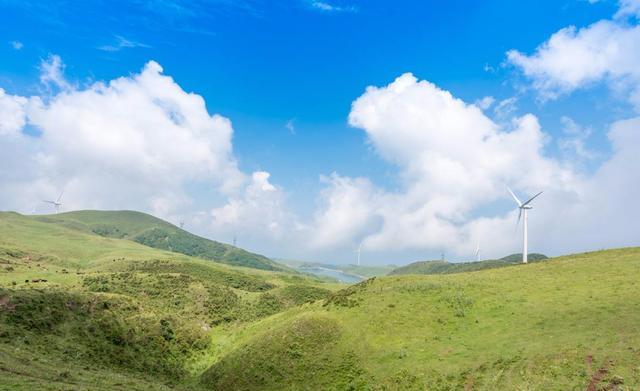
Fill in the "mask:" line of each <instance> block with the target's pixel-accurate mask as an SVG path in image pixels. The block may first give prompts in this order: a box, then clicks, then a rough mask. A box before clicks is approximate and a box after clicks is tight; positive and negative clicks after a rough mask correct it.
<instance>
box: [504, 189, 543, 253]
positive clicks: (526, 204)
mask: <svg viewBox="0 0 640 391" xmlns="http://www.w3.org/2000/svg"><path fill="white" fill-rule="evenodd" d="M507 190H509V193H511V195H512V196H513V199H514V200H515V201H516V203H517V204H518V209H520V211H519V212H518V222H517V223H516V228H517V227H518V225H519V224H520V218H522V217H524V218H523V220H522V227H523V230H522V231H523V246H522V263H527V251H528V242H527V240H528V239H527V211H528V210H529V209H533V206H531V205H529V204H530V203H531V201H533V199H534V198H536V197H537V196H539V195H540V194H542V192H540V193H538V194H536V195H534V196H533V197H531V198H529V200H527V201H526V202H520V200H519V199H518V197H516V195H515V194H513V191H511V189H509V188H508V187H507ZM523 215H524V216H523Z"/></svg>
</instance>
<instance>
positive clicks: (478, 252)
mask: <svg viewBox="0 0 640 391" xmlns="http://www.w3.org/2000/svg"><path fill="white" fill-rule="evenodd" d="M475 254H476V262H478V261H479V260H480V257H479V256H480V241H479V240H478V244H477V245H476V251H475Z"/></svg>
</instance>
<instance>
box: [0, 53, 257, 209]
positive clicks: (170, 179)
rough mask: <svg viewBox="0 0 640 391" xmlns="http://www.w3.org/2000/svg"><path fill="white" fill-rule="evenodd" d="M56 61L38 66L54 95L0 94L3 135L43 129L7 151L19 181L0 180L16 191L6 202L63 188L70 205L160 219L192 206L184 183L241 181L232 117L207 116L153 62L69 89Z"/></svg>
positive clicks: (224, 187)
mask: <svg viewBox="0 0 640 391" xmlns="http://www.w3.org/2000/svg"><path fill="white" fill-rule="evenodd" d="M62 68H63V65H62V63H61V61H60V58H59V57H57V56H52V57H51V59H50V61H48V62H46V63H44V64H43V74H42V77H41V79H42V81H43V82H46V83H55V85H56V86H64V89H63V90H62V91H61V92H60V93H58V94H54V95H52V96H50V97H46V98H41V97H37V96H36V97H31V98H25V97H12V96H7V95H6V94H5V93H4V91H3V92H2V95H1V97H0V116H2V119H3V121H2V122H1V123H2V127H1V128H0V129H1V132H0V135H1V134H12V135H14V136H15V135H16V134H17V135H20V130H21V129H22V127H24V126H25V123H26V121H28V123H29V125H30V126H33V127H34V128H36V129H37V130H38V131H39V132H41V135H40V136H39V137H36V138H30V139H31V140H27V139H26V136H24V135H22V138H23V140H18V141H15V143H20V144H21V145H22V150H20V149H18V150H16V149H15V148H14V151H13V153H14V154H17V155H19V154H22V156H19V160H20V161H22V162H23V163H24V164H20V165H19V166H20V170H21V171H22V175H21V176H20V177H22V180H20V179H16V180H15V181H14V182H12V183H4V184H3V185H5V186H6V187H7V188H9V189H11V188H13V189H15V192H16V193H12V192H11V191H7V192H3V196H2V198H4V199H3V200H2V201H4V202H3V204H4V205H10V207H12V209H18V210H20V209H22V210H24V208H25V205H21V203H22V202H26V203H28V204H31V203H33V202H34V200H38V199H42V198H44V197H51V194H57V193H58V192H59V191H60V190H61V189H62V188H65V189H66V194H65V200H66V203H67V205H68V207H69V208H74V209H75V208H139V209H143V210H148V211H153V212H155V213H157V214H159V215H161V216H167V215H168V214H170V213H175V212H177V211H179V210H180V208H182V207H185V206H188V205H189V203H190V202H191V201H190V197H189V195H188V194H187V193H186V191H185V187H186V186H188V185H189V184H190V183H207V184H208V185H209V186H210V187H212V188H217V189H219V191H221V192H222V193H223V194H224V193H226V194H232V193H233V192H235V191H237V189H238V188H239V187H240V186H241V184H242V182H243V181H244V180H245V178H244V177H245V175H244V174H243V173H241V172H240V171H239V170H238V169H237V167H236V162H235V158H234V156H233V153H232V145H231V136H232V133H233V129H232V126H231V122H230V121H229V120H228V119H227V118H224V117H222V116H220V115H217V114H215V115H210V114H209V113H208V112H207V109H206V107H205V102H204V100H203V99H202V97H201V96H199V95H196V94H193V93H188V92H185V91H184V90H182V89H181V88H180V86H179V85H178V84H176V83H175V82H174V81H173V79H172V78H171V77H169V76H165V75H163V74H162V68H161V67H160V65H158V64H157V63H155V62H153V61H151V62H149V63H148V64H147V65H146V66H145V67H144V69H143V70H142V72H140V73H139V74H134V75H132V76H130V77H121V78H118V79H115V80H112V81H110V82H109V83H101V82H99V83H95V84H92V85H90V86H88V87H86V88H76V87H74V86H72V84H71V83H69V82H68V81H67V80H65V79H64V77H63V75H62V71H61V69H62ZM6 140H7V139H6V138H5V140H4V142H8V141H6ZM27 146H28V147H27ZM26 162H31V164H26ZM18 191H19V192H18Z"/></svg>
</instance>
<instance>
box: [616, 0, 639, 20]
mask: <svg viewBox="0 0 640 391" xmlns="http://www.w3.org/2000/svg"><path fill="white" fill-rule="evenodd" d="M629 16H635V17H637V18H640V1H639V0H620V9H619V10H618V12H617V13H616V15H615V17H616V18H626V17H629Z"/></svg>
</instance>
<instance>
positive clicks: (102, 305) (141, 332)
mask: <svg viewBox="0 0 640 391" xmlns="http://www.w3.org/2000/svg"><path fill="white" fill-rule="evenodd" d="M0 324H2V325H3V326H2V329H0V330H1V331H0V341H1V342H3V343H9V342H12V343H22V344H23V345H24V346H25V348H27V349H31V350H33V351H34V354H35V355H41V354H45V355H54V356H62V357H65V358H67V359H73V360H82V361H85V362H91V363H94V364H97V365H103V366H116V367H120V368H122V369H123V370H134V371H141V372H145V373H153V374H156V375H161V376H163V377H165V376H166V377H173V378H176V379H180V378H182V377H183V376H184V375H185V371H184V362H185V360H187V359H188V357H189V356H190V354H191V353H192V352H193V351H195V350H202V349H204V348H206V346H207V345H208V343H209V340H208V338H207V337H206V334H205V333H203V332H202V330H198V329H197V328H194V327H191V326H189V325H188V324H185V323H184V322H182V321H181V320H180V319H177V318H174V317H168V318H165V317H160V316H157V315H155V314H152V313H144V312H142V309H141V308H140V307H139V305H138V304H137V303H136V302H135V301H132V300H130V299H126V298H122V297H110V296H104V295H95V294H93V295H92V294H80V293H71V292H66V291H62V290H57V289H42V290H34V289H20V290H9V289H0ZM169 334H170V335H172V337H171V338H167V336H168V335H169Z"/></svg>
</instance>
